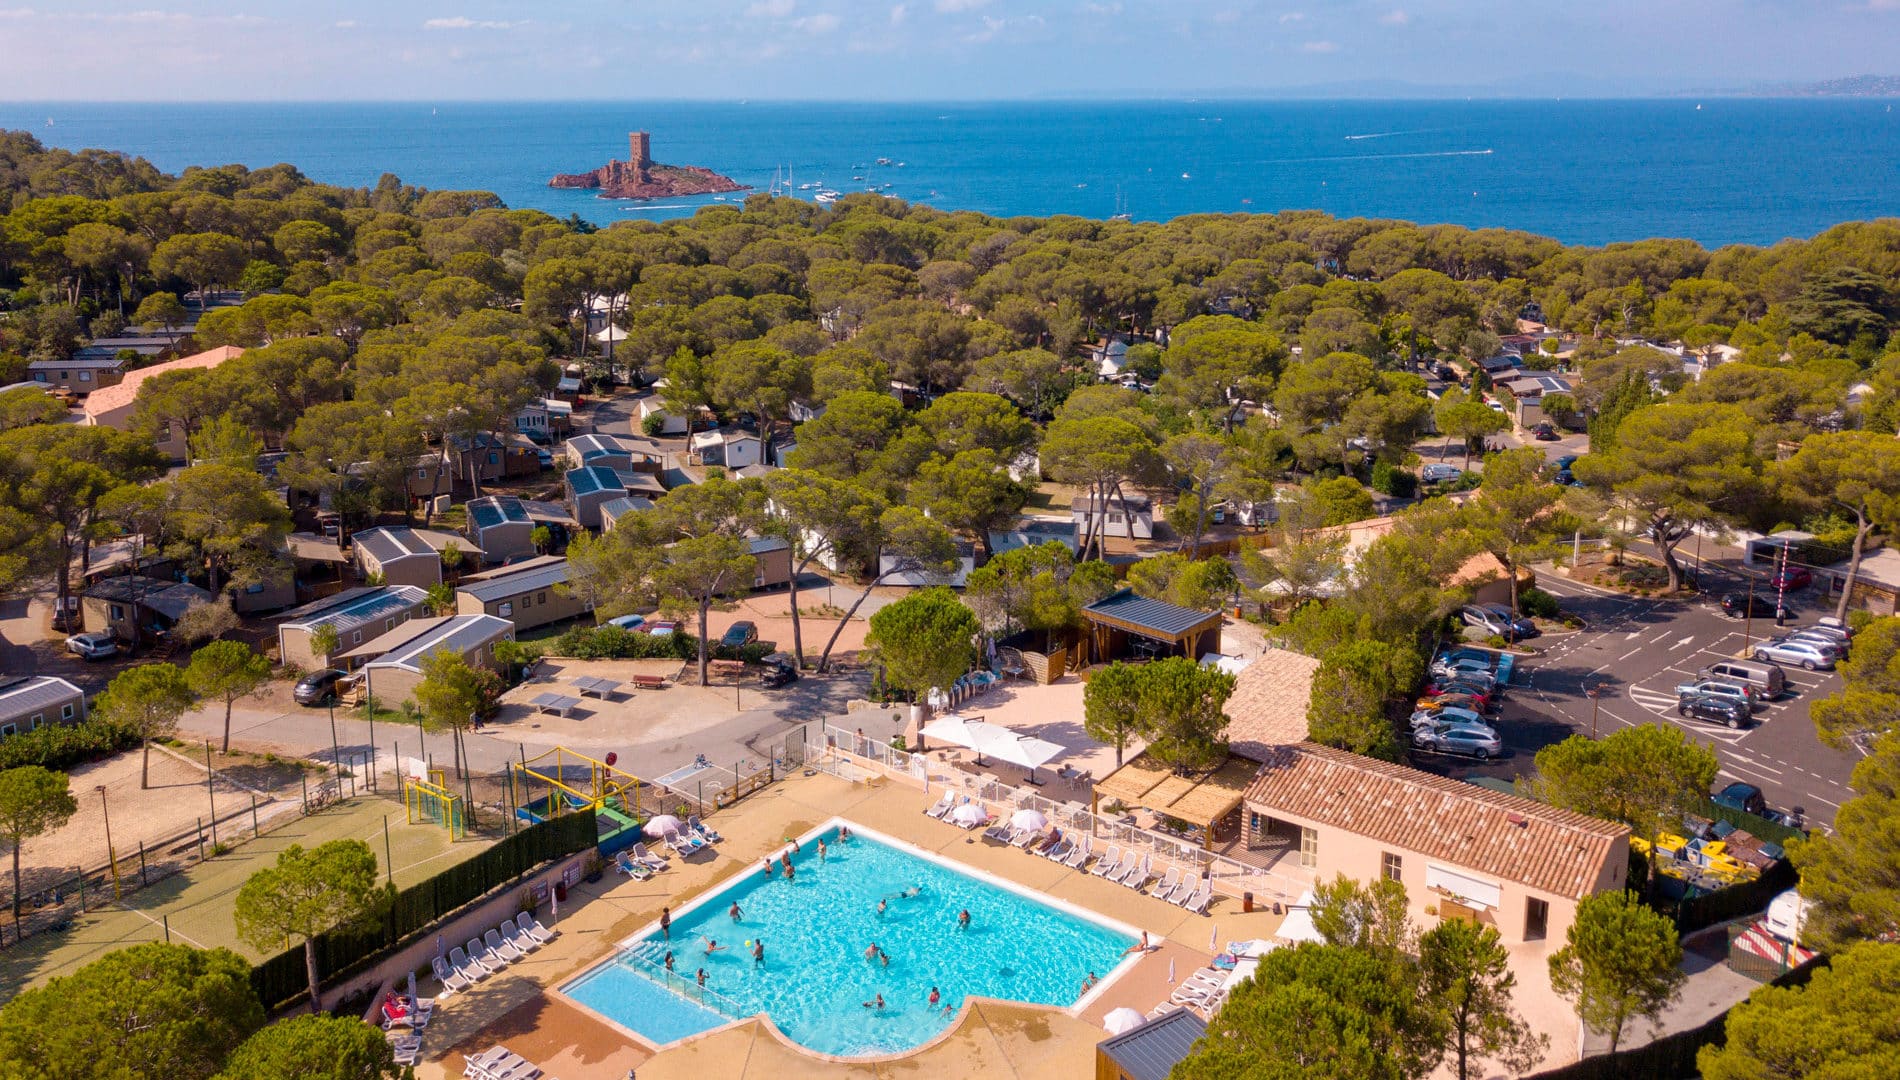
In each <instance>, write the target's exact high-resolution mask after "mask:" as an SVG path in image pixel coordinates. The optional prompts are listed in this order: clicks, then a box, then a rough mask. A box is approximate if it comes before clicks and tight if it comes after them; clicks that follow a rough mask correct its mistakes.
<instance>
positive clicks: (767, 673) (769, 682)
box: [759, 663, 798, 690]
mask: <svg viewBox="0 0 1900 1080" xmlns="http://www.w3.org/2000/svg"><path fill="white" fill-rule="evenodd" d="M797 681H798V669H797V668H795V667H793V666H792V665H790V664H783V663H767V664H766V665H765V668H764V670H762V671H760V672H759V685H760V686H763V687H764V688H766V689H767V690H776V689H778V688H779V687H781V686H790V685H791V684H793V683H795V682H797Z"/></svg>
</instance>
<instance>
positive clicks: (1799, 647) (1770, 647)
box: [1754, 638, 1835, 671]
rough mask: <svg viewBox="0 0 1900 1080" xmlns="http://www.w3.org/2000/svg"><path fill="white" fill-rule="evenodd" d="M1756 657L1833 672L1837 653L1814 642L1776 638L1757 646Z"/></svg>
mask: <svg viewBox="0 0 1900 1080" xmlns="http://www.w3.org/2000/svg"><path fill="white" fill-rule="evenodd" d="M1754 657H1755V659H1757V660H1772V661H1774V662H1775V663H1777V664H1799V665H1801V666H1802V667H1803V668H1806V669H1807V670H1809V671H1833V670H1834V657H1835V652H1834V650H1833V649H1830V648H1828V647H1827V646H1825V645H1821V644H1818V643H1816V642H1813V641H1801V640H1799V639H1797V638H1776V639H1775V640H1773V641H1764V642H1762V643H1761V644H1759V645H1757V646H1755V651H1754Z"/></svg>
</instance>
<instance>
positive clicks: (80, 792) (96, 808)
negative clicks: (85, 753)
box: [5, 746, 317, 893]
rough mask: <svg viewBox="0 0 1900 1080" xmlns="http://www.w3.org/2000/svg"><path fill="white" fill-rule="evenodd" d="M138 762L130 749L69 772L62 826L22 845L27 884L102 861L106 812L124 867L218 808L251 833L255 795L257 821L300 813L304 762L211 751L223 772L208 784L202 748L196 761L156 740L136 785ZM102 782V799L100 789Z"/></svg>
mask: <svg viewBox="0 0 1900 1080" xmlns="http://www.w3.org/2000/svg"><path fill="white" fill-rule="evenodd" d="M139 761H140V753H139V751H137V750H132V751H129V752H127V753H123V754H117V755H114V756H113V757H110V758H107V759H105V760H104V761H96V762H93V763H91V764H89V765H81V766H80V767H78V768H77V769H74V770H73V771H72V773H71V774H70V775H71V777H72V793H73V798H74V799H75V800H76V801H77V802H78V804H79V810H78V812H77V813H75V814H74V815H73V817H72V819H71V820H69V821H68V822H67V823H66V824H65V825H63V826H61V827H60V828H58V829H56V830H54V831H52V832H50V833H47V834H46V835H44V836H37V837H34V838H33V839H31V840H28V841H27V842H26V845H25V847H23V848H22V849H21V855H20V863H21V871H22V877H23V878H24V881H25V889H26V891H28V892H33V891H35V889H36V888H44V887H46V885H48V884H51V883H52V882H53V881H54V880H57V879H59V878H62V877H65V876H68V875H70V874H71V873H72V872H73V871H75V870H76V869H79V868H84V869H87V870H90V869H92V868H94V867H99V866H103V865H105V863H106V858H107V856H106V818H107V815H108V814H110V815H111V823H112V842H113V846H114V847H116V848H117V851H118V856H119V859H120V873H122V874H123V873H125V872H127V871H126V869H125V863H126V861H127V860H133V859H136V858H137V852H138V847H139V843H140V842H141V841H142V842H144V843H145V844H146V845H147V846H148V847H149V848H152V849H153V850H154V851H156V850H157V849H158V847H159V845H160V844H161V843H163V842H167V841H171V840H172V839H173V838H175V837H177V836H178V835H179V834H181V833H184V832H187V831H195V830H196V828H197V827H198V823H199V822H200V821H204V820H206V819H207V818H209V817H211V815H213V814H214V813H215V815H216V818H217V820H219V821H229V820H231V819H233V818H237V819H239V821H238V823H237V827H238V828H239V829H241V830H242V831H243V832H244V833H246V834H248V833H249V832H250V831H251V807H252V800H253V798H254V797H255V800H256V804H257V809H258V816H259V820H260V821H262V820H267V819H269V818H270V817H273V816H275V815H276V814H278V813H281V812H283V810H285V809H286V808H289V809H290V810H291V811H292V812H295V808H296V806H297V805H298V804H299V803H300V802H301V785H300V784H299V782H298V773H299V769H298V768H297V767H296V766H294V765H291V764H289V763H285V762H278V763H271V762H268V761H265V760H264V759H262V758H257V757H253V756H251V755H248V754H233V755H229V756H226V755H222V754H215V753H214V754H213V755H212V764H213V765H214V766H215V767H216V771H217V774H218V779H217V781H216V782H215V783H213V784H212V785H211V787H210V790H209V791H207V790H206V785H205V766H204V756H203V748H202V747H199V748H198V757H197V759H196V760H191V758H190V751H189V750H185V751H177V750H172V749H170V748H167V747H160V746H154V747H153V748H152V770H151V787H150V788H148V789H145V790H141V789H140V787H139ZM316 782H317V781H316V780H314V779H313V780H312V783H313V784H314V783H316ZM102 785H103V786H104V788H105V792H104V794H103V799H102V796H101V793H100V792H99V790H98V788H99V787H100V786H102ZM133 870H134V871H136V863H134V864H133ZM36 883H38V884H36ZM11 886H12V883H11V882H10V881H9V882H7V884H6V887H5V891H6V892H9V893H10V892H11Z"/></svg>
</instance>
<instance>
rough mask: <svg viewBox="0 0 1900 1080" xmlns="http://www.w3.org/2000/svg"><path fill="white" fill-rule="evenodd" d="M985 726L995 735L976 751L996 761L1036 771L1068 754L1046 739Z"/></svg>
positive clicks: (1064, 749)
mask: <svg viewBox="0 0 1900 1080" xmlns="http://www.w3.org/2000/svg"><path fill="white" fill-rule="evenodd" d="M985 726H989V727H991V729H992V730H993V731H994V732H997V734H994V735H991V736H990V737H989V741H987V742H985V743H983V744H982V745H981V746H979V747H977V749H978V750H980V751H981V752H983V753H985V754H988V755H989V756H991V757H993V758H995V759H996V760H998V761H1007V762H1009V763H1010V764H1011V765H1021V766H1022V767H1023V768H1025V769H1036V768H1040V767H1042V766H1043V765H1046V764H1048V763H1049V762H1051V761H1054V760H1055V759H1056V758H1059V757H1061V756H1062V755H1063V754H1066V753H1068V748H1067V747H1064V746H1062V745H1061V744H1060V743H1052V742H1050V741H1049V740H1048V739H1038V738H1036V737H1035V736H1033V735H1022V734H1019V733H1017V732H1014V731H1011V730H1009V729H1008V728H1000V727H993V726H991V725H985Z"/></svg>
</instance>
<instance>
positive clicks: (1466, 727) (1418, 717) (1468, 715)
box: [1412, 709, 1498, 739]
mask: <svg viewBox="0 0 1900 1080" xmlns="http://www.w3.org/2000/svg"><path fill="white" fill-rule="evenodd" d="M1412 731H1413V732H1414V733H1416V732H1420V731H1468V732H1472V733H1473V734H1477V735H1482V736H1484V737H1485V738H1487V739H1495V738H1497V737H1498V732H1497V729H1496V728H1494V727H1492V726H1491V725H1490V724H1487V723H1485V722H1484V718H1483V717H1481V716H1479V715H1478V714H1477V713H1474V712H1472V711H1471V710H1469V709H1439V710H1437V711H1435V712H1434V711H1427V710H1423V709H1421V710H1419V711H1418V712H1415V713H1413V714H1412Z"/></svg>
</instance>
